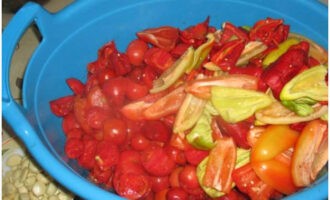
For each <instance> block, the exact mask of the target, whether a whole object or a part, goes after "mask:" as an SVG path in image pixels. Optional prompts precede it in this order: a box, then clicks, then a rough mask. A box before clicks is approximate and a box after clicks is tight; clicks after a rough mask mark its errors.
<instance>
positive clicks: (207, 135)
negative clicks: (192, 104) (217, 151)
mask: <svg viewBox="0 0 330 200" xmlns="http://www.w3.org/2000/svg"><path fill="white" fill-rule="evenodd" d="M191 116H193V115H191ZM211 120H212V116H211V114H210V113H208V112H205V111H204V113H203V114H202V115H201V117H199V119H198V121H197V122H196V125H195V126H194V127H193V129H192V130H191V131H190V133H188V134H187V135H186V139H187V141H188V142H189V144H191V145H192V146H193V147H195V148H197V149H202V150H209V149H211V148H212V147H213V146H214V145H215V143H214V141H213V137H212V128H211Z"/></svg>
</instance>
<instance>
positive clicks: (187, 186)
mask: <svg viewBox="0 0 330 200" xmlns="http://www.w3.org/2000/svg"><path fill="white" fill-rule="evenodd" d="M179 182H180V186H181V187H182V188H183V189H184V190H185V191H187V192H188V193H189V191H191V190H194V189H196V188H200V184H199V182H198V179H197V175H196V166H193V165H186V166H184V167H183V169H182V171H181V172H180V174H179Z"/></svg>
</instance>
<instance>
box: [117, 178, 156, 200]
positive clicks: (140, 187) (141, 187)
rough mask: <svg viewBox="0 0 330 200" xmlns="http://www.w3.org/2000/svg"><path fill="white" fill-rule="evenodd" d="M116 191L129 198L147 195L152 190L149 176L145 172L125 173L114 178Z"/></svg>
mask: <svg viewBox="0 0 330 200" xmlns="http://www.w3.org/2000/svg"><path fill="white" fill-rule="evenodd" d="M114 188H115V191H116V192H117V193H118V194H119V195H120V196H122V197H124V198H128V199H140V198H143V197H146V196H147V195H148V194H149V193H150V191H151V188H150V181H149V177H148V176H147V175H144V174H135V173H123V174H120V175H117V176H115V178H114Z"/></svg>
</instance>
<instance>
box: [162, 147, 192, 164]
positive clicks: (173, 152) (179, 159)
mask: <svg viewBox="0 0 330 200" xmlns="http://www.w3.org/2000/svg"><path fill="white" fill-rule="evenodd" d="M164 149H165V151H166V152H167V154H168V155H169V156H170V157H171V158H172V159H173V160H174V161H175V163H176V164H178V165H184V164H186V162H187V160H186V157H185V154H184V151H182V150H180V149H178V148H176V147H174V146H172V145H169V144H167V145H166V146H165V147H164Z"/></svg>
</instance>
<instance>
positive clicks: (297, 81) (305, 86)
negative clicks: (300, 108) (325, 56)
mask: <svg viewBox="0 0 330 200" xmlns="http://www.w3.org/2000/svg"><path fill="white" fill-rule="evenodd" d="M327 73H328V70H327V67H326V66H324V65H319V66H315V67H312V68H310V69H307V70H305V71H303V72H301V73H300V74H298V75H297V76H295V77H294V78H293V79H291V80H290V81H289V82H288V83H286V84H285V86H284V87H283V89H282V91H281V94H280V99H281V100H286V101H288V100H296V99H299V98H302V97H309V98H311V99H314V100H317V101H327V100H328V86H327V83H326V80H325V77H326V75H327Z"/></svg>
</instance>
